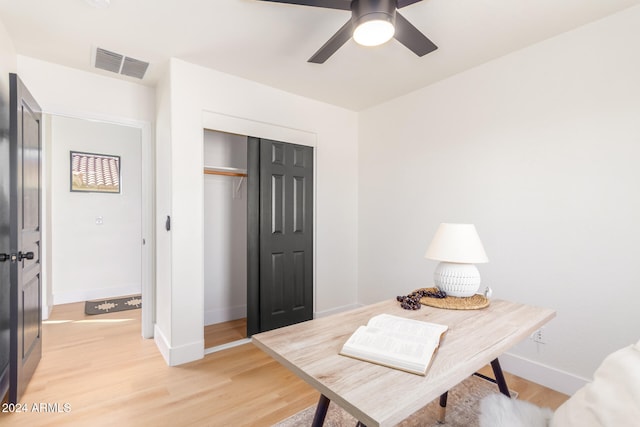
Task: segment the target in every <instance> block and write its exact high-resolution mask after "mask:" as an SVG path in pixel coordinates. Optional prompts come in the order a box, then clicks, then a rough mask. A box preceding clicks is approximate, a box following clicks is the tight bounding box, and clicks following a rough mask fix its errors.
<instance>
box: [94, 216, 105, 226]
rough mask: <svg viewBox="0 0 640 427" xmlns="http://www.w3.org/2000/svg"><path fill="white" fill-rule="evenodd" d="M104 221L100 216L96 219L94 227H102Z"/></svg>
mask: <svg viewBox="0 0 640 427" xmlns="http://www.w3.org/2000/svg"><path fill="white" fill-rule="evenodd" d="M103 223H104V220H103V218H102V217H101V216H98V217H96V225H102V224H103Z"/></svg>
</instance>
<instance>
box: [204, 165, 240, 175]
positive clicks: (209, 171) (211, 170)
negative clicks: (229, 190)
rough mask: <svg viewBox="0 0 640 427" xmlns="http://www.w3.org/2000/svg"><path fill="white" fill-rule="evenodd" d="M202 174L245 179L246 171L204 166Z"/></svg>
mask: <svg viewBox="0 0 640 427" xmlns="http://www.w3.org/2000/svg"><path fill="white" fill-rule="evenodd" d="M204 173H205V174H206V175H224V176H239V177H246V176H247V170H246V169H239V168H225V167H218V166H205V167H204Z"/></svg>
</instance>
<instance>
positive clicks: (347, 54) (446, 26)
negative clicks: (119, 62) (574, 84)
mask: <svg viewBox="0 0 640 427" xmlns="http://www.w3.org/2000/svg"><path fill="white" fill-rule="evenodd" d="M639 3H640V0H535V1H534V0H424V1H421V2H419V3H416V4H413V5H411V6H408V7H406V8H404V9H402V10H401V12H402V14H403V15H404V16H405V18H407V19H408V20H409V21H410V22H411V23H412V24H413V25H414V26H416V27H417V28H418V29H419V30H421V31H422V32H423V33H424V34H425V35H427V37H429V38H430V39H431V40H433V41H434V42H435V43H436V44H437V45H438V47H439V49H438V50H436V51H435V52H433V53H431V54H428V55H426V56H424V57H422V58H419V57H417V56H415V55H414V54H413V53H412V52H411V51H409V50H408V49H407V48H405V47H404V46H403V45H401V44H400V43H398V42H397V41H395V40H392V41H391V42H389V43H387V44H385V45H383V46H379V47H376V48H364V47H361V46H358V45H357V44H355V42H353V41H352V40H351V41H349V42H347V44H345V45H344V46H343V47H342V48H341V49H339V50H338V51H337V52H336V53H335V54H334V55H333V56H332V57H331V58H329V59H328V60H327V62H326V63H324V64H322V65H318V64H310V63H307V62H306V61H307V59H308V58H309V57H310V56H311V55H312V54H313V53H315V52H316V50H318V49H319V48H320V46H322V45H323V44H324V43H325V42H326V41H327V40H328V39H329V37H331V36H332V35H333V33H335V32H336V31H337V30H338V29H339V28H340V27H341V26H342V25H343V24H344V23H345V22H346V21H347V20H348V19H349V17H350V13H349V12H347V11H340V10H330V9H322V8H316V7H308V6H295V5H289V4H280V3H273V2H266V1H257V0H111V6H110V7H109V8H107V9H97V8H94V7H92V6H90V5H89V4H88V3H87V2H86V1H85V0H55V1H52V0H46V1H43V0H0V19H1V20H2V22H3V23H4V25H5V27H6V28H7V31H8V32H9V35H10V36H11V38H12V41H13V44H14V46H15V49H16V51H17V53H18V54H20V55H25V56H30V57H34V58H39V59H42V60H45V61H50V62H54V63H58V64H62V65H66V66H69V67H73V68H78V69H82V70H87V71H91V72H96V73H100V74H105V75H109V76H116V75H115V74H111V73H108V72H104V71H101V70H97V69H95V68H93V67H92V64H91V54H92V50H93V49H95V47H101V48H104V49H107V50H111V51H114V52H118V53H121V54H124V55H127V56H131V57H134V58H137V59H141V60H145V61H149V62H150V63H151V65H150V67H149V71H148V72H147V76H146V77H145V78H144V80H143V81H142V83H144V84H148V85H154V84H155V81H156V79H157V78H158V71H159V68H160V67H159V64H162V63H163V62H165V61H167V59H168V58H170V57H176V58H180V59H183V60H185V61H188V62H192V63H195V64H199V65H202V66H205V67H209V68H212V69H216V70H219V71H222V72H225V73H229V74H234V75H237V76H240V77H244V78H247V79H251V80H254V81H258V82H261V83H264V84H266V85H269V86H273V87H276V88H280V89H283V90H285V91H288V92H292V93H296V94H299V95H303V96H306V97H309V98H314V99H318V100H321V101H325V102H328V103H331V104H335V105H339V106H342V107H345V108H348V109H352V110H356V111H358V110H362V109H365V108H367V107H370V106H372V105H376V104H378V103H380V102H383V101H386V100H388V99H391V98H394V97H397V96H400V95H403V94H405V93H408V92H411V91H413V90H415V89H418V88H421V87H424V86H426V85H428V84H431V83H433V82H436V81H438V80H441V79H443V78H446V77H448V76H450V75H453V74H456V73H459V72H461V71H463V70H466V69H469V68H471V67H474V66H476V65H479V64H482V63H484V62H486V61H489V60H491V59H493V58H497V57H499V56H502V55H505V54H507V53H509V52H512V51H515V50H518V49H521V48H523V47H525V46H528V45H531V44H533V43H536V42H539V41H541V40H544V39H547V38H549V37H552V36H554V35H557V34H560V33H562V32H565V31H568V30H571V29H573V28H576V27H578V26H581V25H583V24H586V23H588V22H591V21H594V20H597V19H599V18H602V17H604V16H607V15H609V14H612V13H615V12H617V11H619V10H622V9H625V8H627V7H630V6H633V5H636V4H639ZM594 55H597V52H594ZM118 78H123V79H127V80H132V81H138V82H139V80H135V79H131V78H127V77H118Z"/></svg>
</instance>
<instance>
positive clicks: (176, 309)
mask: <svg viewBox="0 0 640 427" xmlns="http://www.w3.org/2000/svg"><path fill="white" fill-rule="evenodd" d="M169 75H170V83H165V84H164V85H163V86H162V87H160V88H159V92H158V93H159V94H160V93H162V94H163V95H162V96H165V95H167V92H168V98H169V99H170V100H171V102H170V116H171V126H170V127H171V128H170V135H171V137H170V141H169V140H168V139H167V138H163V139H162V140H160V139H158V141H157V142H158V144H163V145H169V146H170V148H167V147H162V148H161V147H160V146H158V149H159V150H170V151H171V153H172V155H171V157H170V158H164V159H163V160H164V163H162V164H161V163H160V161H159V163H158V165H157V167H158V169H159V170H163V171H171V203H170V206H167V205H164V206H163V208H164V209H165V210H166V209H168V208H170V210H171V213H172V215H173V216H172V223H173V229H172V231H171V245H170V247H163V248H159V252H158V264H159V265H160V264H161V263H162V262H170V263H171V267H172V271H171V278H170V281H169V280H164V279H163V280H162V281H161V280H160V277H159V280H158V282H157V286H158V295H160V294H161V293H162V294H163V295H165V296H170V302H169V301H168V299H165V298H164V297H163V299H162V301H161V300H160V298H159V299H158V323H157V327H158V328H159V329H160V330H159V331H158V332H159V333H160V334H161V335H162V336H163V337H164V342H162V343H159V344H158V345H159V347H160V348H161V349H162V350H163V354H164V356H165V358H166V360H167V362H168V363H169V364H171V365H173V364H179V363H184V362H187V361H190V360H194V359H196V358H199V357H202V355H203V346H204V340H203V330H202V324H203V313H202V310H196V309H194V308H195V307H202V305H203V302H202V298H203V283H204V278H203V269H204V268H203V262H204V260H203V257H202V251H203V235H204V233H203V179H202V165H203V128H204V125H203V114H206V113H207V112H213V113H216V114H218V115H222V116H226V117H230V118H239V119H241V120H240V122H242V123H248V122H251V123H255V124H258V125H261V126H272V127H278V128H282V129H292V130H297V131H298V132H299V133H302V132H306V133H307V134H315V140H316V141H317V145H316V150H315V155H316V161H317V168H316V174H317V175H316V178H317V181H316V217H315V221H316V233H317V235H316V254H315V255H316V274H315V279H316V294H315V311H316V313H318V312H323V311H329V310H332V309H336V308H339V307H348V306H353V305H354V304H355V303H356V280H357V269H356V265H357V226H356V225H357V167H356V165H357V116H356V113H354V112H351V111H348V110H344V109H341V108H337V107H334V106H330V105H327V104H324V103H320V102H317V101H313V100H309V99H306V98H303V97H300V96H296V95H292V94H289V93H286V92H283V91H280V90H277V89H274V88H270V87H267V86H264V85H261V84H258V83H255V82H251V81H248V80H244V79H240V78H237V77H234V76H230V75H227V74H223V73H220V72H216V71H212V70H208V69H205V68H202V67H198V66H195V65H192V64H189V63H186V62H183V61H180V60H176V59H172V60H171V62H170V70H169ZM158 96H160V95H158ZM159 114H164V115H165V116H166V115H167V113H166V108H161V109H159ZM213 130H221V131H230V130H229V129H213ZM235 133H239V134H243V135H249V136H263V135H252V133H251V130H250V129H249V128H248V127H247V128H245V129H244V130H243V129H242V126H241V127H240V129H236V130H235ZM287 142H295V141H287ZM159 160H160V159H159ZM163 215H166V214H165V213H164V212H161V211H159V212H158V218H159V219H160V218H161V217H163ZM161 232H162V231H161V230H160V229H159V231H158V233H159V234H160V233H161ZM160 305H162V307H161V306H160ZM161 312H162V313H163V316H168V317H169V318H166V317H165V318H163V319H161V318H160V313H161ZM164 328H166V329H167V330H164Z"/></svg>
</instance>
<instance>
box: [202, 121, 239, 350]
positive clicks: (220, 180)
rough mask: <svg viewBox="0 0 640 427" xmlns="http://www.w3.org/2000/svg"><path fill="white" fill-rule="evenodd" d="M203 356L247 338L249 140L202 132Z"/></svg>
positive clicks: (209, 131)
mask: <svg viewBox="0 0 640 427" xmlns="http://www.w3.org/2000/svg"><path fill="white" fill-rule="evenodd" d="M203 154H204V170H203V176H204V177H203V179H204V259H205V262H204V342H205V354H209V353H212V352H214V351H218V350H221V349H224V348H229V347H232V346H235V345H239V344H244V343H245V342H249V339H248V338H247V137H246V136H242V135H235V134H231V133H225V132H219V131H213V130H208V129H205V130H204V153H203Z"/></svg>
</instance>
